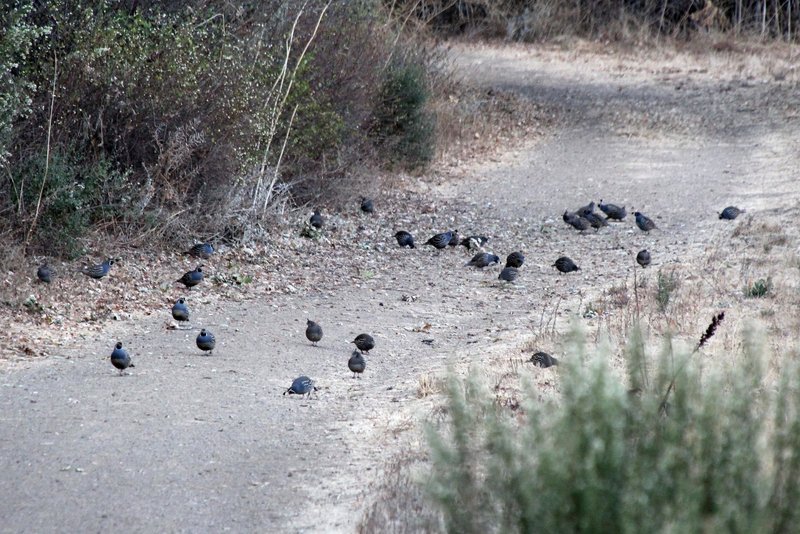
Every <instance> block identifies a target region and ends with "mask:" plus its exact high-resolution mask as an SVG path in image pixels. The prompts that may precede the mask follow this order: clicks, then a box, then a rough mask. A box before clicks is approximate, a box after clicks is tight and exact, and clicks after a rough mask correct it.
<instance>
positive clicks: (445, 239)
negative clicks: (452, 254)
mask: <svg viewBox="0 0 800 534" xmlns="http://www.w3.org/2000/svg"><path fill="white" fill-rule="evenodd" d="M451 239H453V232H444V233H441V234H436V235H435V236H433V237H432V238H430V239H428V240H427V241H425V244H426V245H432V246H434V247H435V248H437V249H439V250H442V249H443V248H445V247H447V245H449V244H450V240H451Z"/></svg>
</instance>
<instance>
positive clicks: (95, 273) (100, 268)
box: [81, 258, 115, 280]
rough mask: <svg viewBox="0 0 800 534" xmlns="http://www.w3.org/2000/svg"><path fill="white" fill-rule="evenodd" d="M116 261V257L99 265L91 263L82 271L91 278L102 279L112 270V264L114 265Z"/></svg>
mask: <svg viewBox="0 0 800 534" xmlns="http://www.w3.org/2000/svg"><path fill="white" fill-rule="evenodd" d="M114 261H115V260H114V258H108V259H106V261H104V262H103V263H101V264H99V265H90V266H89V267H84V268H83V269H82V270H81V272H82V273H83V274H85V275H86V276H88V277H90V278H94V279H95V280H100V279H101V278H103V277H104V276H106V275H107V274H108V273H109V271H111V266H112V265H114Z"/></svg>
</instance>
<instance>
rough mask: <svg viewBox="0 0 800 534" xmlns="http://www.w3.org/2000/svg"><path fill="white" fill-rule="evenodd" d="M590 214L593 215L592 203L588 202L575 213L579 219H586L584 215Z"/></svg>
mask: <svg viewBox="0 0 800 534" xmlns="http://www.w3.org/2000/svg"><path fill="white" fill-rule="evenodd" d="M590 213H594V201H592V202H589V203H588V204H586V205H585V206H583V207H580V208H578V209H577V210H576V211H575V215H578V216H580V217H586V215H587V214H590ZM587 219H588V217H587Z"/></svg>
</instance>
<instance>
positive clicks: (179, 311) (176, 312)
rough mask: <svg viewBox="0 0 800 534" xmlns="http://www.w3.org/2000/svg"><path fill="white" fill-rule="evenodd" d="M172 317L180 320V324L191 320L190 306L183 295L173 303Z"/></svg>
mask: <svg viewBox="0 0 800 534" xmlns="http://www.w3.org/2000/svg"><path fill="white" fill-rule="evenodd" d="M172 318H173V319H175V320H176V321H178V324H179V325H180V324H181V323H188V322H189V307H188V306H187V305H186V299H185V298H183V297H181V298H179V299H178V300H176V301H175V304H173V305H172Z"/></svg>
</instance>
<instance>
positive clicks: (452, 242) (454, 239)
mask: <svg viewBox="0 0 800 534" xmlns="http://www.w3.org/2000/svg"><path fill="white" fill-rule="evenodd" d="M458 241H459V239H458V230H453V235H452V237H450V241H448V242H447V244H448V245H450V246H451V247H453V248H455V247H457V246H458Z"/></svg>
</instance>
